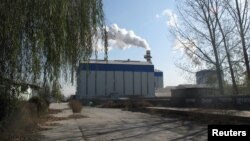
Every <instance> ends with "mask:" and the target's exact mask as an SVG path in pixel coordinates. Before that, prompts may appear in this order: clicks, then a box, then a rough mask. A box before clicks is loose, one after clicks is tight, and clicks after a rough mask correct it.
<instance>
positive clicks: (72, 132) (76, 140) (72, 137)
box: [41, 103, 85, 141]
mask: <svg viewBox="0 0 250 141" xmlns="http://www.w3.org/2000/svg"><path fill="white" fill-rule="evenodd" d="M50 108H51V109H63V112H61V113H58V114H54V115H53V116H56V117H68V116H69V115H72V114H73V113H72V111H71V109H69V107H68V103H52V104H50ZM53 123H59V124H60V125H58V126H49V128H52V129H50V130H45V131H42V132H41V135H42V136H44V138H43V139H42V141H85V140H84V137H83V135H82V132H81V130H80V128H79V126H78V124H77V121H76V120H75V119H74V118H71V119H67V120H61V121H55V122H53Z"/></svg>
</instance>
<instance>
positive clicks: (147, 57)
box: [144, 50, 152, 64]
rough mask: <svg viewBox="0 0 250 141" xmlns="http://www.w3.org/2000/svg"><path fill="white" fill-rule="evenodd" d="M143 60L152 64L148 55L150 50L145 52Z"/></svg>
mask: <svg viewBox="0 0 250 141" xmlns="http://www.w3.org/2000/svg"><path fill="white" fill-rule="evenodd" d="M144 58H145V59H146V60H147V62H149V63H151V64H152V62H151V58H152V57H151V55H150V50H147V51H146V55H144Z"/></svg>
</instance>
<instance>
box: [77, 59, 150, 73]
mask: <svg viewBox="0 0 250 141" xmlns="http://www.w3.org/2000/svg"><path fill="white" fill-rule="evenodd" d="M80 70H86V71H88V70H89V71H133V72H154V65H153V64H151V63H148V62H141V61H131V60H109V61H105V60H90V61H89V62H81V63H80V64H79V68H78V71H80Z"/></svg>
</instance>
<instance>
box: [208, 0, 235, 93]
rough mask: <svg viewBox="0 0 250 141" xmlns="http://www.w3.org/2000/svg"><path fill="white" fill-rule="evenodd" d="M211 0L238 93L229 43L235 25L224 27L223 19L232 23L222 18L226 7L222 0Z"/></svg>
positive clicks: (233, 82)
mask: <svg viewBox="0 0 250 141" xmlns="http://www.w3.org/2000/svg"><path fill="white" fill-rule="evenodd" d="M209 2H211V7H212V11H214V12H213V13H214V16H215V18H216V21H217V23H218V27H219V31H220V33H221V35H222V41H223V46H224V48H225V52H226V58H227V63H228V65H229V70H230V75H231V79H232V84H233V93H234V94H238V93H239V91H238V87H237V84H236V81H235V74H234V70H233V65H232V61H231V53H230V50H229V43H228V40H229V39H228V37H230V36H228V35H230V33H231V30H233V29H234V26H233V27H230V26H229V29H228V28H223V25H222V22H223V20H225V21H227V22H229V23H230V20H228V19H222V18H223V17H225V16H223V14H225V11H226V7H225V5H224V4H223V3H222V1H221V0H214V1H209ZM226 17H227V16H226ZM225 25H226V26H225ZM227 25H230V24H225V23H224V26H225V27H228V26H227Z"/></svg>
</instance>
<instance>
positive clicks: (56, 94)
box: [51, 82, 64, 102]
mask: <svg viewBox="0 0 250 141" xmlns="http://www.w3.org/2000/svg"><path fill="white" fill-rule="evenodd" d="M51 93H52V97H53V98H54V99H55V100H56V101H57V102H59V101H63V100H64V96H63V94H62V92H61V88H60V84H59V83H58V82H54V83H53V86H52V92H51Z"/></svg>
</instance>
